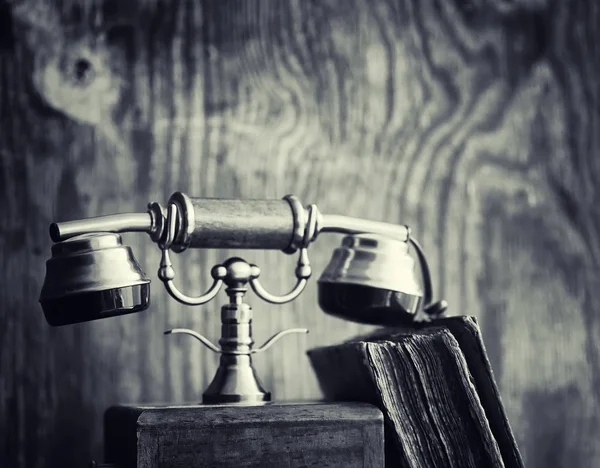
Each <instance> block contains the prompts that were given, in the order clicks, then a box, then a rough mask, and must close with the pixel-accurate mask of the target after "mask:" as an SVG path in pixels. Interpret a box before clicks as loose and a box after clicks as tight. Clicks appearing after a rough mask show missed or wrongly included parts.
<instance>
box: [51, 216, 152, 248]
mask: <svg viewBox="0 0 600 468" xmlns="http://www.w3.org/2000/svg"><path fill="white" fill-rule="evenodd" d="M152 227H153V222H152V215H151V214H150V212H147V213H122V214H114V215H107V216H98V217H95V218H87V219H80V220H77V221H65V222H63V223H52V224H51V225H50V229H49V230H50V238H51V239H52V240H53V241H54V242H60V241H64V240H66V239H69V238H71V237H75V236H79V235H81V234H89V233H93V232H147V233H150V232H151V231H152Z"/></svg>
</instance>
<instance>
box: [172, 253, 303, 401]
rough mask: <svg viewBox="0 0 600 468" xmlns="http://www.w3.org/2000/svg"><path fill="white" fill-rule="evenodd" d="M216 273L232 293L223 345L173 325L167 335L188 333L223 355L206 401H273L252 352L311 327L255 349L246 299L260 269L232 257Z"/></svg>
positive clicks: (223, 315) (223, 317)
mask: <svg viewBox="0 0 600 468" xmlns="http://www.w3.org/2000/svg"><path fill="white" fill-rule="evenodd" d="M304 255H305V254H304ZM304 255H301V257H303V256H304ZM214 272H217V273H214ZM215 274H218V275H219V277H222V281H223V282H224V283H225V285H226V286H227V289H226V290H225V291H226V292H227V295H228V296H229V303H228V304H225V305H223V306H222V307H221V338H220V339H219V345H220V348H219V347H218V346H217V345H215V344H213V343H212V342H211V341H210V340H209V339H208V338H206V337H204V336H203V335H201V334H200V333H197V332H195V331H193V330H189V329H187V328H174V329H172V330H167V331H166V332H165V334H166V335H169V334H187V335H189V336H192V337H193V338H195V339H197V340H198V341H200V342H201V343H202V344H203V345H204V346H206V347H207V348H209V349H210V350H211V351H214V352H217V353H220V354H221V358H220V363H219V368H218V369H217V372H216V374H215V377H214V379H213V381H212V382H211V384H210V385H209V386H208V388H207V389H206V391H205V392H204V394H203V396H202V402H203V403H210V404H216V403H242V404H244V403H245V404H257V403H261V402H266V401H270V399H271V395H270V393H269V392H267V391H266V390H265V389H264V388H263V386H262V384H261V382H260V380H259V379H258V376H257V375H256V372H255V370H254V368H253V366H252V359H251V355H253V354H256V353H260V352H262V351H265V350H267V349H268V348H270V347H271V346H272V345H273V344H274V343H275V342H276V341H278V340H279V339H280V338H282V337H284V336H286V335H289V334H292V333H308V330H307V329H305V328H293V329H289V330H284V331H281V332H279V333H277V334H275V335H273V336H272V337H271V338H269V339H268V340H267V341H266V342H265V343H264V344H263V345H262V346H261V347H259V348H257V349H253V345H254V339H253V338H252V308H251V307H250V306H249V305H248V304H245V303H244V302H243V299H244V296H245V294H246V292H247V291H248V288H247V285H248V283H249V282H251V281H252V279H255V278H257V277H258V275H259V274H260V270H259V269H258V267H256V266H255V265H251V264H249V263H248V262H246V261H245V260H243V259H241V258H237V257H233V258H230V259H228V260H227V261H226V262H225V263H224V264H223V265H217V266H216V267H214V268H213V276H214V275H215Z"/></svg>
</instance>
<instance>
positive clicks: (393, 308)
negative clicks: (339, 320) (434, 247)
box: [318, 234, 423, 325]
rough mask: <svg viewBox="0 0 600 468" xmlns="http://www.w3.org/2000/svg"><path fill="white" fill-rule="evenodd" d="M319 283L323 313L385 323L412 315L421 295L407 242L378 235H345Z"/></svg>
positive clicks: (404, 319) (396, 321) (411, 316)
mask: <svg viewBox="0 0 600 468" xmlns="http://www.w3.org/2000/svg"><path fill="white" fill-rule="evenodd" d="M318 286H319V304H320V305H321V308H322V309H323V310H324V311H325V312H327V313H329V314H331V315H335V316H340V317H343V318H346V319H349V320H353V321H357V322H363V323H372V324H381V325H385V324H391V323H400V322H406V321H410V320H412V319H413V317H414V316H415V314H416V313H417V311H418V309H419V306H420V304H421V301H422V297H423V291H422V290H421V287H420V286H419V283H418V282H417V279H416V277H415V272H414V260H413V259H412V258H411V257H410V255H409V254H408V244H407V243H406V242H402V241H400V240H396V239H391V238H387V237H384V236H379V235H374V234H358V235H351V236H346V237H345V238H344V239H343V240H342V246H341V247H339V248H337V249H335V251H334V253H333V257H332V259H331V261H330V263H329V265H328V266H327V268H326V269H325V271H324V272H323V273H322V275H321V277H320V278H319V281H318Z"/></svg>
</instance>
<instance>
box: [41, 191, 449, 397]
mask: <svg viewBox="0 0 600 468" xmlns="http://www.w3.org/2000/svg"><path fill="white" fill-rule="evenodd" d="M131 231H137V232H146V233H148V234H149V235H150V238H151V239H152V240H153V241H154V242H156V243H157V244H158V246H159V248H160V249H161V251H162V258H161V263H160V268H159V270H158V277H159V278H160V280H161V281H162V282H163V283H164V285H165V287H166V289H167V291H168V292H169V294H170V295H171V296H172V297H173V298H174V299H175V300H177V301H179V302H181V303H183V304H186V305H201V304H205V303H207V302H209V301H211V300H212V299H213V298H215V296H216V295H217V293H218V292H219V290H220V289H221V287H222V286H223V285H225V287H226V289H225V291H226V293H227V295H228V296H229V302H228V303H227V304H225V305H223V306H222V308H221V319H222V328H221V333H222V336H221V339H220V340H219V345H220V346H217V345H215V344H213V343H211V342H210V341H209V340H208V339H206V338H205V337H203V336H202V335H200V334H198V333H196V332H194V331H192V330H187V329H173V330H169V331H167V332H165V334H169V333H186V334H188V335H191V336H193V337H195V338H196V339H198V340H199V341H200V342H202V343H203V344H204V345H205V346H206V347H208V348H209V349H211V350H212V351H214V352H216V353H220V354H221V358H220V365H219V368H218V370H217V373H216V375H215V377H214V380H213V381H212V383H211V384H210V385H209V387H208V388H207V389H206V391H205V392H204V394H203V403H205V404H206V403H208V404H218V403H245V404H253V403H258V404H260V403H261V402H266V401H269V400H270V398H271V396H270V393H269V392H268V391H266V390H265V389H264V388H263V386H262V385H261V383H260V380H259V379H258V378H257V376H256V373H255V371H254V368H253V367H252V361H251V356H252V354H255V353H258V352H261V351H264V350H266V349H267V348H269V347H270V346H271V345H272V344H273V343H275V341H276V340H278V339H279V338H281V337H282V336H284V335H286V334H289V333H303V332H304V333H305V332H307V330H305V329H290V330H285V331H282V332H279V333H277V334H276V335H274V336H273V337H272V338H270V339H269V340H268V341H267V342H266V343H265V344H263V345H262V346H261V347H259V348H253V344H254V341H253V339H252V328H251V322H252V309H251V308H250V306H249V305H248V304H246V303H245V302H244V295H245V293H246V292H247V287H248V285H249V286H250V287H251V288H252V290H253V291H254V293H255V294H256V295H257V296H258V297H260V298H261V299H263V300H265V301H267V302H270V303H275V304H284V303H286V302H290V301H292V300H294V299H295V298H296V297H298V296H299V295H300V293H301V292H302V291H303V289H304V287H305V286H306V283H307V281H308V279H309V278H310V276H311V273H312V271H311V267H310V263H309V258H308V249H309V246H310V244H311V243H312V242H314V241H315V240H316V238H317V236H318V235H319V234H320V233H326V232H332V233H343V234H346V236H345V237H344V238H343V240H342V245H341V246H340V247H339V248H337V249H335V251H334V253H333V257H332V259H331V262H330V263H329V265H328V266H327V268H326V269H325V271H324V272H323V273H322V275H321V277H320V279H319V281H318V297H319V304H320V306H321V308H322V309H323V310H324V311H325V312H326V313H328V314H331V315H335V316H338V317H341V318H344V319H348V320H352V321H356V322H361V323H368V324H378V325H390V326H392V325H394V324H396V325H398V324H403V323H406V322H407V321H412V320H414V319H415V316H416V315H417V313H418V312H419V311H421V310H422V311H423V312H424V314H423V317H425V318H426V319H427V318H428V317H429V318H431V317H437V316H440V315H442V314H443V313H444V311H445V310H446V307H447V305H446V303H445V301H439V302H432V286H431V279H430V275H429V269H428V266H427V261H426V258H425V255H424V253H423V251H422V249H421V247H420V246H419V244H418V243H417V242H416V241H415V240H414V239H413V238H412V237H411V235H410V229H409V228H408V227H407V226H401V225H394V224H388V223H383V222H375V221H367V220H364V219H359V218H352V217H347V216H341V215H328V214H321V213H320V212H319V210H318V209H317V207H316V206H315V205H309V206H308V207H304V206H303V205H302V204H301V202H300V201H299V200H298V199H297V198H296V197H295V196H293V195H288V196H286V197H284V198H283V199H280V200H226V199H209V198H190V197H188V196H187V195H185V194H183V193H180V192H176V193H174V194H173V195H172V196H171V197H170V199H169V202H168V206H167V208H166V209H165V208H164V207H162V206H161V205H159V204H158V203H151V204H149V205H148V211H147V212H146V213H128V214H116V215H110V216H101V217H97V218H89V219H83V220H78V221H69V222H64V223H54V224H52V225H51V226H50V236H51V238H52V240H53V241H54V242H55V244H54V245H53V246H52V257H51V258H50V259H49V260H48V261H47V263H46V278H45V281H44V285H43V288H42V291H41V296H40V303H41V305H42V308H43V311H44V314H45V317H46V320H47V322H48V323H49V324H50V325H52V326H61V325H67V324H74V323H78V322H86V321H91V320H96V319H101V318H107V317H113V316H118V315H124V314H129V313H133V312H139V311H143V310H144V309H146V308H147V307H148V305H149V299H150V285H149V283H150V280H149V279H148V277H147V276H146V275H145V273H144V272H143V271H142V269H141V268H140V265H139V264H138V263H137V261H136V260H135V258H134V256H133V253H132V251H131V248H130V247H128V246H124V245H123V244H122V242H121V236H120V235H119V234H118V233H120V232H131ZM409 245H412V247H413V248H414V250H415V252H416V255H417V258H418V260H419V263H420V269H421V273H422V277H423V278H422V279H423V281H422V282H423V288H421V286H419V281H417V278H416V277H415V272H414V261H413V259H412V258H411V257H410V255H409ZM188 248H200V249H201V248H241V249H276V250H281V251H283V252H285V253H287V254H292V253H295V252H299V256H298V264H297V267H296V271H295V274H296V277H297V283H296V285H295V287H294V288H293V289H292V290H291V291H290V292H289V293H288V294H284V295H282V296H275V295H273V294H270V293H269V292H267V291H266V290H265V289H264V287H263V286H262V285H261V283H260V281H259V276H260V269H259V268H258V267H257V266H256V265H252V264H249V263H247V262H246V261H244V260H243V259H241V258H230V259H228V260H226V261H225V262H224V263H222V264H221V265H216V266H215V267H213V269H212V271H211V274H212V277H213V279H214V282H213V284H212V285H211V286H210V288H209V289H208V291H207V292H206V293H205V294H204V295H202V296H200V297H189V296H186V295H185V294H183V293H182V292H180V291H179V290H178V289H177V287H176V286H175V283H174V279H175V271H174V269H173V266H172V263H171V260H170V255H169V252H170V251H174V252H178V253H179V252H183V251H185V250H186V249H188Z"/></svg>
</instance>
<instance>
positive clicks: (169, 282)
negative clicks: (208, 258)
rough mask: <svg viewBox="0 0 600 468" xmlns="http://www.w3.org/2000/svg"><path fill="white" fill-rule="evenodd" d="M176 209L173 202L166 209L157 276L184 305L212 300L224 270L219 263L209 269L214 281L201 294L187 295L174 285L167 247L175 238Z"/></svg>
mask: <svg viewBox="0 0 600 468" xmlns="http://www.w3.org/2000/svg"><path fill="white" fill-rule="evenodd" d="M178 211H179V208H178V207H177V205H175V204H170V205H169V208H168V210H167V219H166V222H165V231H166V232H165V236H164V240H161V241H160V242H159V243H158V245H159V246H160V248H161V251H162V255H161V259H160V267H159V269H158V277H159V279H160V280H161V281H162V282H163V283H164V285H165V288H166V290H167V292H168V293H169V295H170V296H171V297H172V298H173V299H175V300H176V301H179V302H181V303H182V304H185V305H202V304H206V303H207V302H210V301H212V300H213V299H214V298H215V297H216V296H217V294H218V293H219V291H220V290H221V286H223V279H224V278H225V275H226V271H225V269H224V268H223V267H221V266H220V265H217V266H216V267H214V268H213V269H212V271H211V273H212V277H213V279H214V282H213V284H212V285H211V287H210V288H209V289H208V291H207V292H206V293H205V294H203V295H201V296H196V297H192V296H187V295H185V294H183V293H182V292H181V291H179V289H177V286H175V283H174V282H173V280H174V279H175V270H174V269H173V263H172V262H171V257H170V255H169V249H170V248H171V247H172V246H173V242H174V240H175V234H176V229H177V218H178V214H177V213H178Z"/></svg>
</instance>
